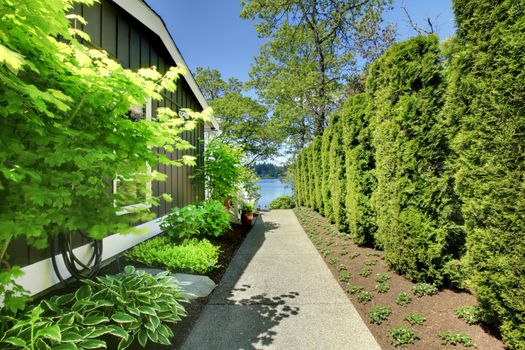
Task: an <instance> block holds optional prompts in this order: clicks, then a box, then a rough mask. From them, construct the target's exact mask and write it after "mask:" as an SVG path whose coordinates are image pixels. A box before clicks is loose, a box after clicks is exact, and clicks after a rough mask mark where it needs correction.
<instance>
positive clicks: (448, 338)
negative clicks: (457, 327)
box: [439, 331, 474, 348]
mask: <svg viewBox="0 0 525 350" xmlns="http://www.w3.org/2000/svg"><path fill="white" fill-rule="evenodd" d="M439 337H440V338H441V340H442V344H443V345H447V344H451V345H458V344H460V345H463V346H464V347H466V348H469V347H471V346H473V345H474V344H473V343H472V339H470V337H469V336H468V335H467V334H464V333H454V332H450V331H446V332H442V333H439Z"/></svg>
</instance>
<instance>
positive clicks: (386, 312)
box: [368, 306, 392, 324]
mask: <svg viewBox="0 0 525 350" xmlns="http://www.w3.org/2000/svg"><path fill="white" fill-rule="evenodd" d="M391 314H392V309H391V308H389V307H388V306H375V307H373V308H372V309H371V310H370V312H369V313H368V319H369V320H370V323H374V324H381V323H383V322H384V321H387V320H388V318H389V317H390V315H391Z"/></svg>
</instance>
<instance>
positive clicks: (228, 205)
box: [224, 198, 233, 209]
mask: <svg viewBox="0 0 525 350" xmlns="http://www.w3.org/2000/svg"><path fill="white" fill-rule="evenodd" d="M224 206H225V207H226V208H227V209H230V208H231V207H233V203H232V200H231V199H230V198H225V199H224Z"/></svg>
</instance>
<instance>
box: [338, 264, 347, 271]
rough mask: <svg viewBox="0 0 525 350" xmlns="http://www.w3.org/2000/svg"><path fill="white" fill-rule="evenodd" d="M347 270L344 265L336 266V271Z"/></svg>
mask: <svg viewBox="0 0 525 350" xmlns="http://www.w3.org/2000/svg"><path fill="white" fill-rule="evenodd" d="M346 270H348V266H346V265H345V264H339V265H338V266H337V271H346Z"/></svg>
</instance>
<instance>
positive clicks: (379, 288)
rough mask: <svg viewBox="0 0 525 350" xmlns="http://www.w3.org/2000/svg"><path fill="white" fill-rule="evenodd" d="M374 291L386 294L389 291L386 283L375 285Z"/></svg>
mask: <svg viewBox="0 0 525 350" xmlns="http://www.w3.org/2000/svg"><path fill="white" fill-rule="evenodd" d="M374 289H375V290H376V292H378V293H386V292H388V291H389V290H390V285H389V284H388V283H379V284H376V286H375V288H374Z"/></svg>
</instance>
